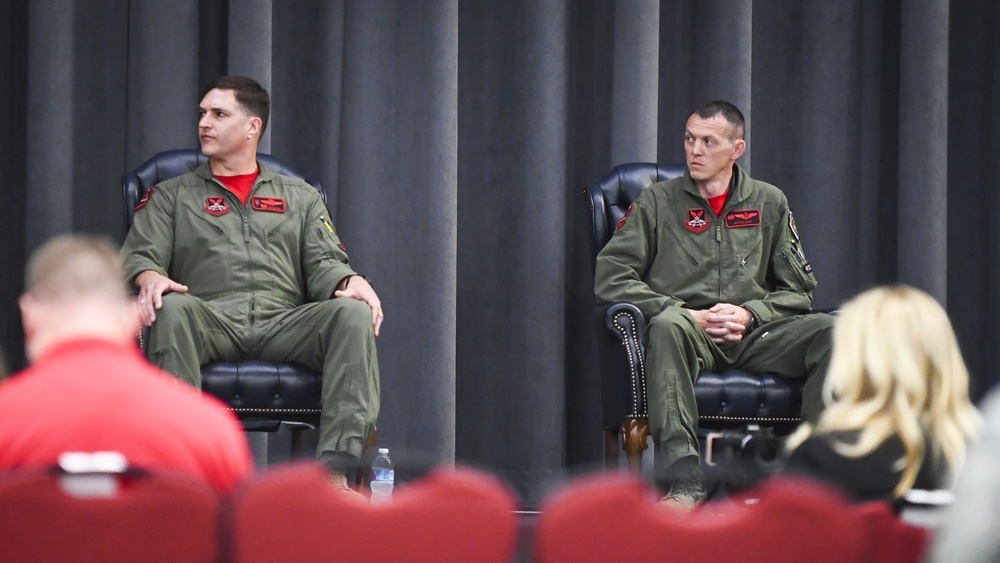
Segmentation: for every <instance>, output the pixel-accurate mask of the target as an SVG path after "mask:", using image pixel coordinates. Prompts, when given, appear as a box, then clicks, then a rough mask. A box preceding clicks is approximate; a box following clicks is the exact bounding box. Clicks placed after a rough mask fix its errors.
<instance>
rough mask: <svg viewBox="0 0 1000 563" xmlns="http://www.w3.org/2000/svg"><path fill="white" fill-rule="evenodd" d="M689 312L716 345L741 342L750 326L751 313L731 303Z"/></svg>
mask: <svg viewBox="0 0 1000 563" xmlns="http://www.w3.org/2000/svg"><path fill="white" fill-rule="evenodd" d="M689 312H690V313H691V316H692V317H694V320H695V321H696V322H697V323H698V324H699V325H701V328H703V329H705V332H706V333H708V337H709V338H711V339H712V342H715V343H716V344H725V343H727V342H739V341H740V340H741V339H742V338H743V333H744V332H746V330H747V325H748V324H750V311H747V310H746V309H744V308H743V307H740V306H739V305H733V304H731V303H718V304H716V305H713V306H712V308H710V309H704V310H690V309H689Z"/></svg>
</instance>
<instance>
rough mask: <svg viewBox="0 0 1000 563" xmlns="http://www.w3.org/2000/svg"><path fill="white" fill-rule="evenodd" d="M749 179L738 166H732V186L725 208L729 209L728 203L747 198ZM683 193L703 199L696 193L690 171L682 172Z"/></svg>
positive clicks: (699, 193)
mask: <svg viewBox="0 0 1000 563" xmlns="http://www.w3.org/2000/svg"><path fill="white" fill-rule="evenodd" d="M749 180H750V177H749V176H747V175H746V172H743V169H742V168H740V167H739V165H738V164H733V184H734V185H733V186H730V188H729V197H728V198H726V207H729V204H730V203H736V202H739V201H743V200H744V199H746V198H747V197H748V196H749V192H750V182H749ZM684 191H686V192H687V193H689V194H691V195H692V196H694V197H696V198H699V199H705V198H704V197H703V196H702V195H701V192H699V191H698V186H696V185H695V184H694V179H692V178H691V171H690V170H687V169H685V170H684Z"/></svg>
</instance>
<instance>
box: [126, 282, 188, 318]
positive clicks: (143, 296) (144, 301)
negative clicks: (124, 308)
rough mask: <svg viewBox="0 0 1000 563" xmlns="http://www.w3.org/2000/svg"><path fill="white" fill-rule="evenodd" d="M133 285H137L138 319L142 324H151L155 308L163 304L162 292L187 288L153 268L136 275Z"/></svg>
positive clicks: (182, 290)
mask: <svg viewBox="0 0 1000 563" xmlns="http://www.w3.org/2000/svg"><path fill="white" fill-rule="evenodd" d="M135 285H137V286H138V287H139V320H140V321H142V324H143V325H144V326H151V325H152V324H153V321H155V320H156V310H157V309H159V308H160V307H162V306H163V294H164V293H167V292H170V291H176V292H177V293H186V292H187V290H188V288H187V286H186V285H184V284H180V283H177V282H175V281H174V280H172V279H170V278H168V277H167V276H164V275H162V274H160V273H159V272H155V271H153V270H146V271H145V272H142V273H141V274H139V275H138V276H136V277H135Z"/></svg>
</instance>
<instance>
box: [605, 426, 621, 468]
mask: <svg viewBox="0 0 1000 563" xmlns="http://www.w3.org/2000/svg"><path fill="white" fill-rule="evenodd" d="M620 432H621V430H620V429H619V428H612V429H610V430H609V429H605V430H604V468H605V469H607V468H609V467H610V468H614V469H617V468H618V434H619V433H620Z"/></svg>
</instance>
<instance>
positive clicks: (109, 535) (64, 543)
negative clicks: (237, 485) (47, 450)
mask: <svg viewBox="0 0 1000 563" xmlns="http://www.w3.org/2000/svg"><path fill="white" fill-rule="evenodd" d="M94 479H103V480H104V481H105V484H107V485H113V488H114V491H113V492H109V491H106V492H102V493H100V494H98V495H96V496H94V495H93V494H91V495H90V496H86V497H81V496H79V495H80V493H79V492H77V493H72V492H70V491H72V490H74V489H81V487H80V486H79V485H83V487H82V489H83V490H87V489H89V490H91V492H92V493H93V490H94V485H95V482H94V481H93V480H94ZM74 485H76V486H74ZM96 485H98V488H104V485H102V484H101V483H96ZM218 523H219V497H218V494H217V493H216V492H215V491H213V490H212V489H211V488H210V487H209V486H208V485H205V484H203V483H198V482H195V481H192V480H188V479H184V478H181V477H176V478H175V477H168V476H163V475H156V474H136V473H126V474H124V475H100V476H93V475H61V474H58V473H57V472H56V471H46V470H38V471H30V472H29V471H25V472H17V473H10V474H6V475H3V476H0V561H10V562H18V561H85V562H89V561H94V562H98V561H100V562H113V561H148V562H172V561H176V562H200V561H204V562H209V561H215V560H217V558H218V553H219V549H218V548H219V544H218V538H219V532H218V530H219V528H218Z"/></svg>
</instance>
